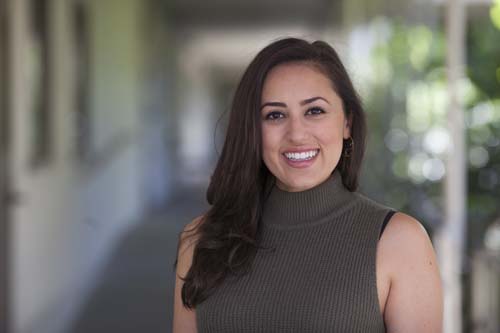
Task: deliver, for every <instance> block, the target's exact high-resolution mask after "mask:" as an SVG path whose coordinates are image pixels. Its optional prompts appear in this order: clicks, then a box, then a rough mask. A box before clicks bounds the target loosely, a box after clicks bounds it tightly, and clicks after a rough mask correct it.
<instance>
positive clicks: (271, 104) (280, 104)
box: [260, 96, 330, 110]
mask: <svg viewBox="0 0 500 333" xmlns="http://www.w3.org/2000/svg"><path fill="white" fill-rule="evenodd" d="M318 99H322V100H323V101H325V102H326V103H328V104H330V102H328V100H326V98H323V97H321V96H316V97H311V98H308V99H305V100H303V101H301V102H300V105H306V104H309V103H312V102H314V101H317V100H318ZM266 106H281V107H284V108H286V106H287V105H286V104H285V103H283V102H267V103H264V104H262V106H261V107H260V109H261V110H262V109H263V108H264V107H266Z"/></svg>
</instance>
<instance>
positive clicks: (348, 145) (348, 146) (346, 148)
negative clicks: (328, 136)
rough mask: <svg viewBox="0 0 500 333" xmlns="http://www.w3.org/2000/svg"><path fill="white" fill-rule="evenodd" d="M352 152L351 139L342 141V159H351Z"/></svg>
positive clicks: (352, 142) (352, 141)
mask: <svg viewBox="0 0 500 333" xmlns="http://www.w3.org/2000/svg"><path fill="white" fill-rule="evenodd" d="M353 150H354V140H353V139H352V137H349V138H348V139H344V157H351V156H352V151H353Z"/></svg>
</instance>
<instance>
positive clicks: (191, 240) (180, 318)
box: [173, 215, 204, 333]
mask: <svg viewBox="0 0 500 333" xmlns="http://www.w3.org/2000/svg"><path fill="white" fill-rule="evenodd" d="M203 218H204V216H203V215H202V216H198V217H197V218H195V219H193V220H192V221H191V222H189V223H187V224H186V225H185V226H184V229H183V230H182V232H181V233H180V234H179V242H178V245H177V267H176V278H175V291H174V319H173V332H174V333H178V332H179V333H180V332H185V333H188V332H189V333H196V332H197V328H196V312H195V310H194V309H188V308H186V307H185V306H184V304H183V301H182V296H181V295H182V286H183V284H184V280H183V279H184V278H185V276H186V274H187V273H188V271H189V269H190V268H191V264H192V260H193V252H194V245H195V244H196V237H195V236H196V231H197V229H198V227H199V226H200V224H201V223H202V222H203Z"/></svg>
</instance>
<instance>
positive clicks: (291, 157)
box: [284, 149, 319, 161]
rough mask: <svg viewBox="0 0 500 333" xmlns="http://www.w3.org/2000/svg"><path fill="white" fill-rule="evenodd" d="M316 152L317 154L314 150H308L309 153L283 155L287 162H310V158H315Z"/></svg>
mask: <svg viewBox="0 0 500 333" xmlns="http://www.w3.org/2000/svg"><path fill="white" fill-rule="evenodd" d="M318 152H319V150H318V149H316V150H310V151H307V152H302V153H285V154H284V155H285V156H286V158H288V159H289V160H292V161H306V160H310V159H311V158H313V157H314V156H316V155H317V154H318Z"/></svg>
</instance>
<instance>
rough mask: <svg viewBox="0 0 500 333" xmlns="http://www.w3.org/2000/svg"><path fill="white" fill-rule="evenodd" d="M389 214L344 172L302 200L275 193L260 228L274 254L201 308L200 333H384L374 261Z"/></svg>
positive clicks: (300, 195)
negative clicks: (351, 187) (348, 184)
mask: <svg viewBox="0 0 500 333" xmlns="http://www.w3.org/2000/svg"><path fill="white" fill-rule="evenodd" d="M390 210H391V209H390V208H389V207H386V206H383V205H381V204H379V203H376V202H375V201H373V200H371V199H369V198H367V197H365V196H364V195H362V194H360V193H358V192H350V191H348V190H347V189H346V188H345V187H344V186H343V184H342V179H341V175H340V173H339V172H338V171H335V172H334V173H333V174H332V176H330V177H329V178H328V179H327V180H326V181H325V182H323V183H321V184H319V185H318V186H316V187H314V188H312V189H309V190H306V191H302V192H286V191H283V190H280V189H279V188H278V187H277V186H274V187H273V189H272V191H271V194H270V196H269V198H268V199H267V200H266V203H265V207H264V212H263V218H262V221H261V223H262V234H261V244H262V245H263V246H265V247H271V249H262V250H259V251H258V252H257V255H256V257H255V260H254V262H253V265H252V269H251V271H250V273H249V274H246V275H243V276H242V277H239V278H238V277H235V276H231V277H229V278H227V279H226V280H225V281H224V283H223V285H222V286H221V287H219V288H218V289H216V290H215V292H214V293H213V294H212V295H211V296H210V297H209V298H208V299H207V300H205V301H204V302H203V303H201V304H199V305H198V306H197V307H196V320H197V327H198V332H200V333H202V332H207V333H215V332H217V333H222V332H231V333H234V332H342V333H343V332H364V333H367V332H377V333H378V332H385V326H384V321H383V316H382V314H381V311H380V306H379V302H378V296H377V285H376V266H375V259H376V247H377V242H378V239H379V234H380V231H381V228H382V224H383V221H384V217H385V216H386V215H387V214H388V213H389V212H390Z"/></svg>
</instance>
